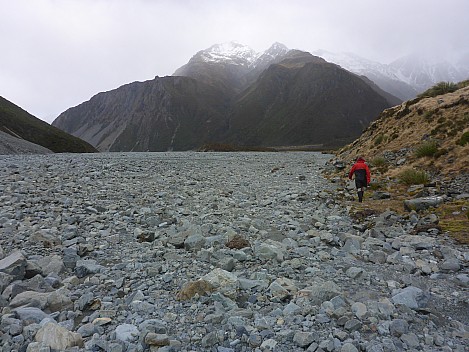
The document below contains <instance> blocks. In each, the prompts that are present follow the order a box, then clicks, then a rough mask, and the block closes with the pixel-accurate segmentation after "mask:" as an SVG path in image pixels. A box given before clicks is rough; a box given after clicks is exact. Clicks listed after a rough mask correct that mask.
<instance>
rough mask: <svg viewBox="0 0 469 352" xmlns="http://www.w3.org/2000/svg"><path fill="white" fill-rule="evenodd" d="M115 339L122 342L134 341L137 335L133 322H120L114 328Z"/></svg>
mask: <svg viewBox="0 0 469 352" xmlns="http://www.w3.org/2000/svg"><path fill="white" fill-rule="evenodd" d="M115 333H116V339H117V340H119V341H123V342H132V341H136V340H137V339H138V336H139V334H140V333H139V331H138V328H137V327H136V326H135V325H133V324H120V325H118V326H117V327H116V329H115Z"/></svg>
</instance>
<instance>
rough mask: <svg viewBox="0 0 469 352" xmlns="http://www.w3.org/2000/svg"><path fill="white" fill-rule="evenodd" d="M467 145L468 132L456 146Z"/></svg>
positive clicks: (468, 139)
mask: <svg viewBox="0 0 469 352" xmlns="http://www.w3.org/2000/svg"><path fill="white" fill-rule="evenodd" d="M468 143H469V132H464V133H463V134H462V136H461V138H460V139H459V141H458V145H460V146H465V145H466V144H468Z"/></svg>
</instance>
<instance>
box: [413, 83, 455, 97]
mask: <svg viewBox="0 0 469 352" xmlns="http://www.w3.org/2000/svg"><path fill="white" fill-rule="evenodd" d="M461 83H462V82H461ZM459 88H461V87H459V86H458V85H457V84H455V83H453V82H440V83H437V84H435V85H434V86H433V87H431V88H429V89H427V90H426V91H425V92H423V93H422V94H420V95H419V96H418V97H419V98H429V97H436V96H437V95H442V94H446V93H452V92H454V91H456V90H458V89H459Z"/></svg>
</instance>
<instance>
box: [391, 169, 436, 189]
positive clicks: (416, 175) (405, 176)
mask: <svg viewBox="0 0 469 352" xmlns="http://www.w3.org/2000/svg"><path fill="white" fill-rule="evenodd" d="M398 178H399V182H400V183H402V184H404V185H407V186H411V185H424V184H426V183H428V182H429V180H430V177H429V176H428V174H427V173H426V172H425V171H423V170H415V169H406V170H404V171H401V173H400V174H399V176H398Z"/></svg>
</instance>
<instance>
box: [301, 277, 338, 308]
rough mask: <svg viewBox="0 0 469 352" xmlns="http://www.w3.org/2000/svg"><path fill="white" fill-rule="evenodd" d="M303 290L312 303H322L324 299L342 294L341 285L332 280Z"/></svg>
mask: <svg viewBox="0 0 469 352" xmlns="http://www.w3.org/2000/svg"><path fill="white" fill-rule="evenodd" d="M301 292H302V293H303V294H304V295H305V296H306V297H308V299H309V300H310V302H311V304H313V305H320V304H321V303H322V302H324V301H328V300H330V299H331V298H333V297H335V296H337V295H339V294H341V291H340V288H339V286H337V284H335V283H334V282H332V281H325V282H322V283H318V284H316V285H314V286H309V287H307V288H305V289H304V290H301Z"/></svg>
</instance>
